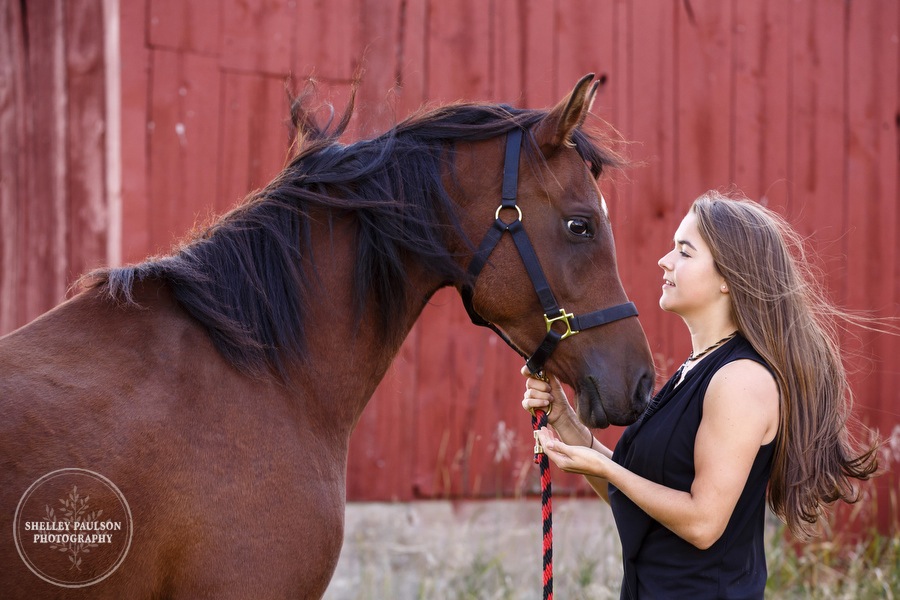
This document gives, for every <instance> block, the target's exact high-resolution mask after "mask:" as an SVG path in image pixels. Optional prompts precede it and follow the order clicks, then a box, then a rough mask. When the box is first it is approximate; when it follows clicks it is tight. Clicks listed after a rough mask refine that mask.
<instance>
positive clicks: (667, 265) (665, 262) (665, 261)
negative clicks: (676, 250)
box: [656, 252, 672, 271]
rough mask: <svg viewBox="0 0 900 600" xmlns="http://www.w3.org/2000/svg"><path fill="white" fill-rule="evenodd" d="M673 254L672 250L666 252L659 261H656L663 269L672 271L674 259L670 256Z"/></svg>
mask: <svg viewBox="0 0 900 600" xmlns="http://www.w3.org/2000/svg"><path fill="white" fill-rule="evenodd" d="M671 255H672V252H668V253H666V254H665V255H664V256H663V257H662V258H660V259H659V261H658V262H657V263H656V264H657V265H659V268H660V269H662V270H663V271H671V270H672V268H671V265H672V261H671V260H670V259H669V257H670V256H671Z"/></svg>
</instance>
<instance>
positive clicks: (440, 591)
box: [325, 498, 621, 600]
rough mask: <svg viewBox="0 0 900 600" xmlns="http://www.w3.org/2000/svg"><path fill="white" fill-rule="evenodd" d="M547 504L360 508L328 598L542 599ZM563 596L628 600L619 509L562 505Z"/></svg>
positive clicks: (557, 511) (558, 547)
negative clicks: (621, 590)
mask: <svg viewBox="0 0 900 600" xmlns="http://www.w3.org/2000/svg"><path fill="white" fill-rule="evenodd" d="M540 515H541V507H540V501H539V500H537V499H525V500H489V501H466V502H450V501H427V502H413V503H350V504H348V505H347V513H346V525H345V531H344V547H343V551H342V552H341V558H340V561H339V563H338V566H337V570H336V572H335V574H334V578H333V579H332V581H331V585H330V586H329V588H328V592H327V593H326V594H325V600H382V599H397V600H415V599H425V598H428V599H432V598H438V599H446V600H453V599H456V598H478V599H494V598H497V599H509V600H512V599H519V598H521V599H525V598H529V599H532V598H540V597H541V516H540ZM553 535H554V543H553V550H554V565H553V566H554V596H555V597H558V598H565V599H567V600H572V599H576V600H577V599H579V598H585V599H586V598H591V599H598V600H602V599H604V598H618V586H619V578H620V577H621V553H620V549H619V541H618V536H617V533H616V531H615V526H614V524H613V520H612V515H611V514H610V511H609V507H608V506H606V505H605V504H604V503H603V502H602V501H600V500H598V499H561V498H554V503H553Z"/></svg>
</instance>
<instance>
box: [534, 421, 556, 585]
mask: <svg viewBox="0 0 900 600" xmlns="http://www.w3.org/2000/svg"><path fill="white" fill-rule="evenodd" d="M547 414H548V413H546V412H544V411H543V410H540V409H537V408H536V409H534V410H532V411H531V426H532V427H533V428H534V462H535V464H537V465H540V467H541V516H542V519H543V529H544V538H543V549H544V577H543V579H544V600H553V502H552V501H553V497H552V496H553V493H552V490H551V488H550V459H549V458H547V454H546V453H544V449H543V448H542V447H541V444H540V441H538V437H537V432H538V430H540V429H541V428H542V427H546V426H547Z"/></svg>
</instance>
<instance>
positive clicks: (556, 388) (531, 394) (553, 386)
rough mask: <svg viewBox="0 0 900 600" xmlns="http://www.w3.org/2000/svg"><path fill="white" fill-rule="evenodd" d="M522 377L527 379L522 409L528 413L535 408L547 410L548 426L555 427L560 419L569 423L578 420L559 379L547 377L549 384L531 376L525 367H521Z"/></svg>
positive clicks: (551, 376)
mask: <svg viewBox="0 0 900 600" xmlns="http://www.w3.org/2000/svg"><path fill="white" fill-rule="evenodd" d="M522 375H524V376H525V377H527V379H526V380H525V397H524V398H523V400H522V408H524V409H525V410H527V411H529V412H530V411H531V410H532V409H536V408H539V409H541V410H543V411H544V412H547V411H548V410H549V411H550V412H549V413H548V414H547V423H548V424H549V425H555V424H556V423H557V422H558V421H559V420H560V419H561V418H565V419H568V420H570V421H577V420H578V417H577V416H576V415H575V411H574V410H572V406H571V405H570V404H569V399H568V398H566V393H565V392H564V391H563V389H562V384H560V382H559V379H557V378H556V377H554V376H553V375H549V376H548V379H549V380H550V381H549V382H548V381H544V380H542V379H538V378H537V377H534V376H533V375H532V374H531V372H530V371H529V370H528V367H527V366H525V367H522Z"/></svg>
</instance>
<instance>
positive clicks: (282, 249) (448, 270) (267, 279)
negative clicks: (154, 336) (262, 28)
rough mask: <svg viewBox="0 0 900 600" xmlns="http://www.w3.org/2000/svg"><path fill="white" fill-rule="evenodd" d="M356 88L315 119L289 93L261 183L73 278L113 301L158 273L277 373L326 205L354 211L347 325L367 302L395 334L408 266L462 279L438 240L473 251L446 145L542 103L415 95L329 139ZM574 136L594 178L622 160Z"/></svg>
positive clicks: (294, 341) (245, 353)
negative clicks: (377, 124)
mask: <svg viewBox="0 0 900 600" xmlns="http://www.w3.org/2000/svg"><path fill="white" fill-rule="evenodd" d="M354 96H355V88H354V90H353V93H352V94H351V99H350V101H349V102H348V105H347V108H346V110H345V111H344V113H343V116H342V118H341V119H340V121H339V123H338V124H337V126H335V127H333V128H332V127H331V123H328V124H326V126H325V127H319V126H318V125H317V124H316V122H315V119H314V112H313V111H312V110H311V109H310V108H309V107H308V100H309V97H310V95H309V94H308V93H304V94H301V95H300V96H298V97H297V98H296V99H294V101H293V102H292V106H291V117H292V123H293V126H294V128H295V129H296V136H295V138H294V143H293V145H292V156H291V157H290V158H289V161H288V163H287V165H286V166H285V168H284V169H283V170H282V171H281V173H279V174H278V175H277V176H276V177H275V178H274V179H273V180H272V181H271V182H270V183H269V184H268V185H267V186H266V187H265V188H263V189H261V190H258V191H255V192H252V193H251V194H249V195H248V196H247V197H246V198H245V199H244V200H243V201H242V202H241V203H240V204H239V205H238V206H237V207H236V208H234V209H233V210H231V211H230V212H228V213H227V214H225V215H224V216H222V217H221V218H219V219H218V220H217V221H215V222H213V223H212V224H211V225H209V226H207V227H205V228H202V229H200V230H198V231H197V232H195V233H193V234H192V235H191V236H190V237H189V238H188V239H187V240H186V241H185V242H183V243H182V244H181V245H180V246H179V247H177V248H176V249H175V250H174V251H173V253H172V254H170V255H167V256H161V257H151V258H149V259H147V260H146V261H144V262H142V263H139V264H135V265H128V266H123V267H117V268H107V269H100V270H97V271H94V272H92V273H89V274H88V275H87V276H85V278H83V280H82V282H83V283H84V284H85V285H86V286H87V287H93V288H97V289H100V290H102V291H104V292H105V295H107V296H108V297H109V298H111V299H112V300H113V301H115V302H116V303H120V304H125V305H137V302H136V300H135V298H134V295H133V289H134V286H135V285H136V284H137V283H139V282H143V281H162V282H164V283H165V284H166V285H168V287H169V288H170V289H171V290H172V292H173V294H174V297H175V299H176V301H177V302H178V303H179V304H180V305H181V307H182V308H183V309H184V310H185V311H187V313H189V314H190V315H191V316H192V317H193V318H195V319H196V320H197V321H198V322H199V323H200V324H201V325H203V327H205V329H206V330H207V331H208V333H209V335H210V336H211V338H212V341H213V343H214V345H215V346H216V347H217V348H218V350H219V351H220V352H221V353H222V355H223V356H224V357H225V358H226V359H227V360H228V361H229V362H230V363H231V364H232V365H234V366H235V367H237V368H238V369H240V370H242V371H244V372H245V373H247V374H249V375H251V376H265V375H266V374H267V373H268V374H271V375H274V376H275V377H277V378H279V379H281V380H282V381H284V382H287V371H286V365H287V364H288V363H289V362H291V361H295V360H298V359H299V360H302V359H303V357H304V355H305V349H306V333H307V332H306V323H305V315H306V314H307V312H308V310H307V306H308V305H309V301H310V298H311V297H312V295H313V294H315V293H316V292H317V291H321V290H320V289H319V288H317V281H316V277H312V278H311V277H310V276H309V275H308V273H310V272H312V273H316V272H317V271H316V269H317V261H316V256H315V249H314V248H313V245H312V240H311V222H312V218H313V217H312V215H313V214H315V215H316V218H319V219H321V217H322V215H326V219H327V221H328V224H329V226H331V224H332V223H333V221H334V220H336V219H343V218H352V219H355V220H356V222H357V233H356V244H357V261H356V265H355V271H354V298H355V305H356V319H357V324H358V323H359V322H360V321H361V319H362V316H363V311H364V308H365V307H366V305H367V304H368V303H369V302H370V301H371V302H374V306H375V307H376V314H377V326H378V327H379V328H380V331H381V333H382V334H383V335H384V336H385V337H386V339H392V340H394V341H398V342H399V341H400V340H397V337H398V336H399V335H400V333H398V332H399V327H398V325H399V322H400V320H401V319H402V318H403V314H402V310H403V308H402V307H405V306H406V305H407V304H406V297H407V294H408V290H409V285H408V284H409V278H408V273H407V269H408V268H409V265H410V264H412V263H413V262H417V263H419V264H421V265H425V266H427V269H428V270H429V271H430V272H432V273H435V274H437V275H439V276H440V277H442V278H443V280H445V281H446V282H448V283H449V284H453V283H457V282H462V281H465V278H466V277H467V275H466V273H465V271H464V270H463V269H462V268H461V267H460V265H459V262H460V261H459V258H460V257H459V256H455V255H453V254H452V253H451V252H450V251H449V250H448V248H447V240H448V239H449V238H450V236H456V237H458V238H459V239H463V240H466V242H467V243H468V245H469V248H470V251H471V250H473V249H474V247H473V246H472V243H471V241H470V240H468V239H467V237H466V235H465V234H464V232H463V231H462V229H461V226H460V223H459V221H458V219H457V216H456V208H455V206H454V204H453V201H452V199H451V198H450V196H449V195H448V193H447V191H446V190H445V189H444V186H443V183H442V175H443V174H444V173H446V172H447V168H449V167H451V166H452V164H453V160H452V157H453V150H454V144H455V143H456V142H461V141H476V140H484V139H489V138H493V137H497V136H500V135H503V134H505V133H506V132H507V131H509V130H511V129H513V128H515V127H520V128H523V129H528V128H530V127H531V126H533V125H534V124H536V123H537V122H538V121H540V120H541V119H542V118H543V117H544V116H545V115H546V114H547V111H543V110H533V109H513V108H510V107H506V106H501V105H496V104H485V103H472V102H457V103H452V104H446V105H443V106H439V107H436V108H425V107H423V108H421V109H420V110H418V111H417V112H415V113H414V114H412V115H411V116H410V117H408V118H406V119H405V120H403V121H402V122H400V123H399V124H397V125H396V126H395V127H393V128H392V129H390V130H388V131H386V132H385V133H383V134H381V135H379V136H377V137H374V138H372V139H367V140H361V141H357V142H354V143H351V144H347V145H345V144H342V143H340V142H339V141H338V140H339V138H340V136H341V134H342V133H344V130H345V129H346V127H347V125H348V123H349V120H350V117H351V115H352V112H353V97H354ZM572 142H573V144H574V146H575V148H576V149H577V151H578V152H579V154H580V155H581V156H582V157H583V158H584V160H585V161H587V162H588V163H589V164H590V165H591V169H592V171H593V173H594V176H595V177H596V176H599V174H600V172H601V170H602V169H603V167H604V166H618V165H619V159H618V157H617V156H616V155H615V154H613V153H612V152H611V151H610V150H608V149H606V148H604V147H603V146H602V145H601V144H600V143H598V141H597V138H596V137H595V136H594V135H592V134H588V133H585V132H584V131H582V130H580V129H579V130H576V131H575V132H574V135H573V139H572ZM525 146H526V147H525V156H526V157H530V159H535V157H537V156H538V155H539V154H540V152H539V151H538V150H537V149H536V148H534V147H533V146H534V143H533V141H532V142H531V143H527V144H525ZM499 179H500V174H499V173H498V181H499ZM487 225H488V224H485V227H487ZM304 266H305V267H307V268H304Z"/></svg>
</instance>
